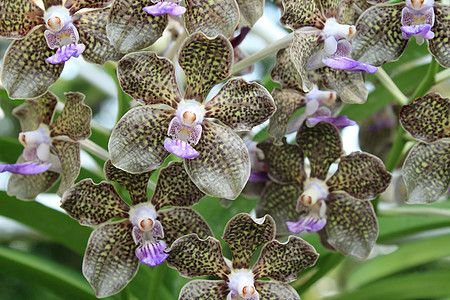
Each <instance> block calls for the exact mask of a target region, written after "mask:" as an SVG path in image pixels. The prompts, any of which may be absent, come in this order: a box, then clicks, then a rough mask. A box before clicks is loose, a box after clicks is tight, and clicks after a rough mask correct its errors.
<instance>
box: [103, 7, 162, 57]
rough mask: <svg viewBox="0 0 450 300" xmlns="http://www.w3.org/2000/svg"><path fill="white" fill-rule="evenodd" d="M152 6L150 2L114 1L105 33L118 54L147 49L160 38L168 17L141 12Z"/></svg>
mask: <svg viewBox="0 0 450 300" xmlns="http://www.w3.org/2000/svg"><path fill="white" fill-rule="evenodd" d="M154 4H155V3H153V1H152V0H133V1H130V0H116V1H114V3H113V5H112V7H111V13H110V14H109V20H108V25H106V32H107V33H108V38H109V40H110V41H111V44H113V45H114V47H115V48H116V50H117V51H118V52H122V53H127V52H129V51H136V50H141V49H144V48H147V47H148V46H150V45H152V44H153V43H154V42H156V41H157V40H158V39H159V38H160V37H161V36H162V34H163V31H164V29H165V28H166V27H167V24H168V23H169V17H168V15H167V14H164V15H162V16H152V15H150V14H148V13H147V12H145V11H143V10H142V8H144V7H146V6H151V5H154Z"/></svg>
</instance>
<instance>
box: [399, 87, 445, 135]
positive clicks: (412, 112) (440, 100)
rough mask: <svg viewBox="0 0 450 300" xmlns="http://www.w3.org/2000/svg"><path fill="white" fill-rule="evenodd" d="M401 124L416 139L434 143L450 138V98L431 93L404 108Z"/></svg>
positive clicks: (401, 114)
mask: <svg viewBox="0 0 450 300" xmlns="http://www.w3.org/2000/svg"><path fill="white" fill-rule="evenodd" d="M400 123H401V124H402V126H403V128H405V130H406V131H408V132H409V133H410V134H411V135H412V136H413V137H414V138H416V139H418V140H421V141H424V142H433V141H435V140H438V139H442V138H450V98H444V97H442V96H440V95H439V94H436V93H429V94H427V95H425V96H424V97H422V98H417V99H416V100H414V101H413V102H411V103H409V104H408V105H405V106H403V107H402V111H401V112H400Z"/></svg>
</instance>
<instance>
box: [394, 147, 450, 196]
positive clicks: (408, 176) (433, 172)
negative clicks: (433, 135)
mask: <svg viewBox="0 0 450 300" xmlns="http://www.w3.org/2000/svg"><path fill="white" fill-rule="evenodd" d="M402 172H403V178H404V180H405V182H406V186H407V187H408V202H410V203H431V202H435V201H437V200H438V199H439V198H441V197H443V196H444V195H446V194H447V192H448V190H449V188H450V139H441V140H437V141H435V142H432V143H430V144H425V143H419V144H417V145H416V146H414V148H413V149H412V150H411V151H410V152H409V154H408V157H407V158H406V160H405V163H404V164H403V171H402Z"/></svg>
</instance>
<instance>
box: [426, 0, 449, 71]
mask: <svg viewBox="0 0 450 300" xmlns="http://www.w3.org/2000/svg"><path fill="white" fill-rule="evenodd" d="M434 13H435V23H434V26H433V27H432V28H431V31H433V32H434V34H435V36H434V38H432V39H431V40H428V49H429V50H430V53H431V54H433V56H434V58H436V61H437V62H438V63H440V64H441V65H442V66H444V67H446V68H450V49H449V48H450V47H449V40H450V6H449V5H444V4H443V3H434Z"/></svg>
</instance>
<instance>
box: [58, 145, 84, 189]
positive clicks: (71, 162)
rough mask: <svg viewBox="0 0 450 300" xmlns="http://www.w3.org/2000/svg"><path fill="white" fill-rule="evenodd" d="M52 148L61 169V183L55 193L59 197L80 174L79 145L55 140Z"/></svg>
mask: <svg viewBox="0 0 450 300" xmlns="http://www.w3.org/2000/svg"><path fill="white" fill-rule="evenodd" d="M52 148H53V149H54V150H55V154H56V156H58V158H59V160H60V162H61V167H62V174H61V183H60V184H59V188H58V191H57V192H56V194H58V195H59V196H61V195H62V194H63V193H64V192H65V191H66V190H67V189H68V188H69V187H70V186H71V185H72V184H73V183H74V182H75V179H77V177H78V174H79V173H80V169H81V160H80V144H79V143H78V142H74V141H71V140H65V139H59V138H55V139H53V141H52Z"/></svg>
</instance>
